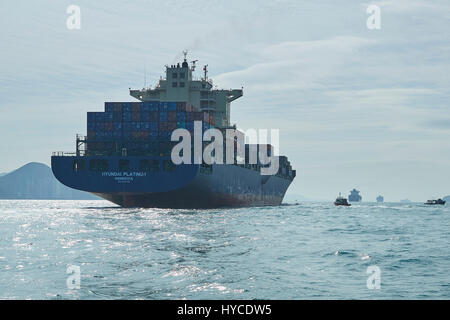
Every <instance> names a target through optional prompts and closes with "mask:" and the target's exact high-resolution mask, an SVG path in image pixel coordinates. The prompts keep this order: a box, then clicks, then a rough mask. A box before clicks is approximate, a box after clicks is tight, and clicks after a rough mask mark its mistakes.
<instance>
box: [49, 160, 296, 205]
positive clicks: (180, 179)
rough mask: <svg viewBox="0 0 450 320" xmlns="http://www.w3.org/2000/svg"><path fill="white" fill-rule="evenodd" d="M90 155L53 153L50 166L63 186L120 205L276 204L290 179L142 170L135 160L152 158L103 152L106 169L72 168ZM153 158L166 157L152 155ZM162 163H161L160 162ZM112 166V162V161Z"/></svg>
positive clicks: (218, 168) (196, 168) (190, 168)
mask: <svg viewBox="0 0 450 320" xmlns="http://www.w3.org/2000/svg"><path fill="white" fill-rule="evenodd" d="M90 159H92V157H75V156H74V157H68V156H53V157H52V159H51V162H52V170H53V173H54V175H55V177H56V178H57V179H58V180H59V181H60V182H61V183H63V184H64V185H66V186H68V187H70V188H74V189H78V190H83V191H87V192H90V193H93V194H95V195H98V196H100V197H102V198H104V199H106V200H109V201H111V202H113V203H116V204H118V205H120V206H122V207H146V208H151V207H155V208H219V207H245V206H272V205H280V204H281V202H282V200H283V197H284V195H285V193H286V190H287V188H288V187H289V185H290V184H291V182H292V180H291V179H288V178H286V177H282V176H278V175H274V176H263V175H261V174H260V172H259V171H256V170H253V169H251V168H247V167H243V166H238V165H219V164H214V165H212V167H211V168H209V169H207V170H206V169H205V168H204V167H202V166H200V165H194V164H192V165H184V164H182V165H179V166H176V170H175V171H174V172H165V171H164V170H162V165H160V170H159V171H158V172H142V171H140V170H139V161H140V160H142V159H152V157H145V158H144V157H138V156H128V157H122V156H121V157H119V156H108V157H95V159H103V160H107V161H108V163H109V164H110V166H109V167H108V169H107V170H103V171H91V170H90V169H89V168H88V165H86V167H85V168H77V169H75V168H74V163H75V162H76V161H84V162H87V163H88V162H89V160H90ZM153 159H155V160H167V159H165V158H163V157H153ZM119 160H129V161H130V162H129V163H130V167H129V168H128V170H127V171H120V170H119V168H118V163H119ZM161 163H162V161H161ZM114 164H117V165H114Z"/></svg>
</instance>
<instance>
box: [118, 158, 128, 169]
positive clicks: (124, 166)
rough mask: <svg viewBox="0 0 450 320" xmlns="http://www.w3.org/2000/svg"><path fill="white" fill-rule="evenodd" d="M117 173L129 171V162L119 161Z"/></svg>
mask: <svg viewBox="0 0 450 320" xmlns="http://www.w3.org/2000/svg"><path fill="white" fill-rule="evenodd" d="M119 171H130V160H124V159H122V160H119Z"/></svg>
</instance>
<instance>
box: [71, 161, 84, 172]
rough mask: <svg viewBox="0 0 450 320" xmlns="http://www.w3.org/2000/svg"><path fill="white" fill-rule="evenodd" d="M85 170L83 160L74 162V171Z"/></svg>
mask: <svg viewBox="0 0 450 320" xmlns="http://www.w3.org/2000/svg"><path fill="white" fill-rule="evenodd" d="M84 169H85V162H84V160H81V159H76V160H73V171H75V172H78V171H84Z"/></svg>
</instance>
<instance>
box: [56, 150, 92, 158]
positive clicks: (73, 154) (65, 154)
mask: <svg viewBox="0 0 450 320" xmlns="http://www.w3.org/2000/svg"><path fill="white" fill-rule="evenodd" d="M85 153H86V152H85V151H84V150H80V151H79V152H78V154H77V153H76V152H65V151H54V152H52V156H54V157H79V156H84V155H85Z"/></svg>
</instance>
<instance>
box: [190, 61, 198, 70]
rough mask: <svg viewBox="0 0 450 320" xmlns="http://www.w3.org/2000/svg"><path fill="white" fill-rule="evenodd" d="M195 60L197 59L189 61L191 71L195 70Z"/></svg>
mask: <svg viewBox="0 0 450 320" xmlns="http://www.w3.org/2000/svg"><path fill="white" fill-rule="evenodd" d="M197 61H198V60H194V61H191V63H192V67H191V70H192V71H195V67H196V65H195V64H196V63H197Z"/></svg>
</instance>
